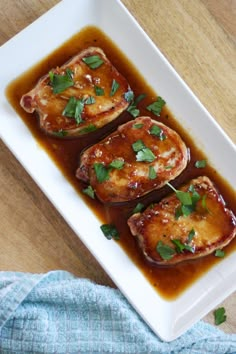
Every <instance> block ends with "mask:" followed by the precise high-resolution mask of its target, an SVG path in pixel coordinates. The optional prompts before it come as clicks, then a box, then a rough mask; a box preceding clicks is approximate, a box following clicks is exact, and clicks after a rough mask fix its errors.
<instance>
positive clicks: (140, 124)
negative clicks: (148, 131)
mask: <svg viewBox="0 0 236 354" xmlns="http://www.w3.org/2000/svg"><path fill="white" fill-rule="evenodd" d="M142 127H143V123H136V124H133V126H132V128H133V129H141V128H142Z"/></svg>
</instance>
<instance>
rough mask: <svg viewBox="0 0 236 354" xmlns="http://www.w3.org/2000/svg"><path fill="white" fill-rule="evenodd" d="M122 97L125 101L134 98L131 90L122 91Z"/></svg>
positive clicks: (130, 100)
mask: <svg viewBox="0 0 236 354" xmlns="http://www.w3.org/2000/svg"><path fill="white" fill-rule="evenodd" d="M124 98H125V100H126V101H127V102H132V101H133V99H134V93H133V91H127V92H125V93H124Z"/></svg>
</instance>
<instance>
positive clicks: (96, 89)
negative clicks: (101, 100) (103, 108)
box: [94, 85, 105, 96]
mask: <svg viewBox="0 0 236 354" xmlns="http://www.w3.org/2000/svg"><path fill="white" fill-rule="evenodd" d="M94 92H95V95H96V96H104V94H105V92H104V89H103V88H102V87H100V86H97V85H95V86H94Z"/></svg>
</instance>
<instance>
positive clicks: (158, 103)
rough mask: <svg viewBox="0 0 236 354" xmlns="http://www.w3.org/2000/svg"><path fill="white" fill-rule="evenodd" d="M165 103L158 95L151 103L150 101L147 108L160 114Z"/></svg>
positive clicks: (157, 114)
mask: <svg viewBox="0 0 236 354" xmlns="http://www.w3.org/2000/svg"><path fill="white" fill-rule="evenodd" d="M165 104H166V102H165V101H164V100H163V99H162V98H161V97H160V96H159V97H157V100H156V101H155V102H153V103H151V104H150V105H149V106H147V107H146V108H147V110H148V111H150V112H152V113H153V114H155V115H156V116H158V117H159V116H160V114H161V110H162V108H163V106H164V105H165Z"/></svg>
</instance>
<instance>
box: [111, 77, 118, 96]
mask: <svg viewBox="0 0 236 354" xmlns="http://www.w3.org/2000/svg"><path fill="white" fill-rule="evenodd" d="M119 87H120V85H119V83H118V82H117V81H116V80H115V79H113V80H112V84H111V91H110V96H114V94H115V93H116V91H117V90H118V88H119Z"/></svg>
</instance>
